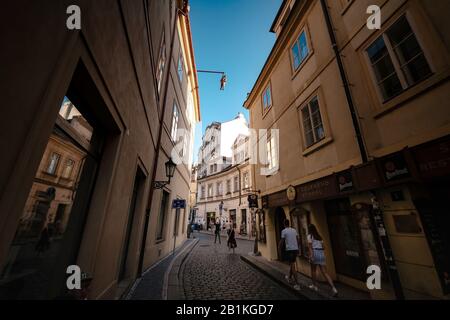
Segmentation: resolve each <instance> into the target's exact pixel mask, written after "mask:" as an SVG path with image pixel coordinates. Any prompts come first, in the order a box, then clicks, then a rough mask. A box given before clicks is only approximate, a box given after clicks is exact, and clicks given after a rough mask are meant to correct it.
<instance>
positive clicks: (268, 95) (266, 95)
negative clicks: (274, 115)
mask: <svg viewBox="0 0 450 320" xmlns="http://www.w3.org/2000/svg"><path fill="white" fill-rule="evenodd" d="M262 101H263V111H266V110H268V109H269V108H270V107H271V106H272V92H271V90H270V83H269V84H268V85H267V87H266V89H265V90H264V92H263V96H262Z"/></svg>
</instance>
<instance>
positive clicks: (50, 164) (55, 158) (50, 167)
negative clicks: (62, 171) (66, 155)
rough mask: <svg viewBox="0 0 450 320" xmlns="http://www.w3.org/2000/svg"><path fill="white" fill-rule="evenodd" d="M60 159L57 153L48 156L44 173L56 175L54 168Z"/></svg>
mask: <svg viewBox="0 0 450 320" xmlns="http://www.w3.org/2000/svg"><path fill="white" fill-rule="evenodd" d="M60 158H61V155H59V154H57V153H52V155H51V156H50V161H49V162H48V166H47V170H46V172H47V173H48V174H56V168H57V167H58V164H59V159H60Z"/></svg>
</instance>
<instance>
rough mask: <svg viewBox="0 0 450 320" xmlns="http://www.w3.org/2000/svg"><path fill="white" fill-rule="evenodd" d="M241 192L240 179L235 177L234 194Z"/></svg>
mask: <svg viewBox="0 0 450 320" xmlns="http://www.w3.org/2000/svg"><path fill="white" fill-rule="evenodd" d="M237 191H239V177H234V192H237Z"/></svg>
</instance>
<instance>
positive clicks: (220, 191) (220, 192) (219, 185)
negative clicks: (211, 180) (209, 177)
mask: <svg viewBox="0 0 450 320" xmlns="http://www.w3.org/2000/svg"><path fill="white" fill-rule="evenodd" d="M216 195H218V196H221V195H223V189H222V182H217V191H216Z"/></svg>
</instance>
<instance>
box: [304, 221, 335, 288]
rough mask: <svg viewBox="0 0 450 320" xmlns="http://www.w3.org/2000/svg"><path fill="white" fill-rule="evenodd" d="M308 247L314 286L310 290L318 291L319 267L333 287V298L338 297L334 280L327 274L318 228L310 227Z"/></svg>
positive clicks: (311, 225)
mask: <svg viewBox="0 0 450 320" xmlns="http://www.w3.org/2000/svg"><path fill="white" fill-rule="evenodd" d="M308 233H309V234H308V247H309V259H310V262H311V277H312V285H310V286H309V288H311V289H313V290H315V291H317V290H319V289H318V288H317V281H316V272H317V267H319V269H320V272H321V273H322V275H323V276H324V277H325V279H327V281H328V283H329V284H330V286H331V290H332V295H333V297H335V296H337V294H338V292H337V289H336V287H335V286H334V283H333V280H332V279H331V277H330V275H329V274H328V273H327V269H326V264H325V252H324V248H323V240H322V237H321V236H320V234H319V232H318V231H317V229H316V226H315V225H313V224H310V225H309V226H308Z"/></svg>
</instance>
